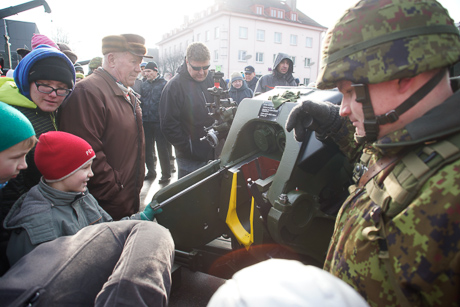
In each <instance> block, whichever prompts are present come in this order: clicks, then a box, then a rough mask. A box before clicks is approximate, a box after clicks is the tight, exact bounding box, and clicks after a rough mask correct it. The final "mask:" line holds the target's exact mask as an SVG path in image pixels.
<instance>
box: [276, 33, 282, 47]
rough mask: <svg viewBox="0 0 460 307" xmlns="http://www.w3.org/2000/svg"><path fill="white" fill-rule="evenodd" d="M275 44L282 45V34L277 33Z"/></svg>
mask: <svg viewBox="0 0 460 307" xmlns="http://www.w3.org/2000/svg"><path fill="white" fill-rule="evenodd" d="M275 43H277V44H281V33H280V32H275Z"/></svg>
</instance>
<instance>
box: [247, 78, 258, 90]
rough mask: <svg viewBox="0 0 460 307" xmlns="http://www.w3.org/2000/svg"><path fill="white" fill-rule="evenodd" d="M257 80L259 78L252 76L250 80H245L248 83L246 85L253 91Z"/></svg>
mask: <svg viewBox="0 0 460 307" xmlns="http://www.w3.org/2000/svg"><path fill="white" fill-rule="evenodd" d="M258 81H259V78H257V77H254V78H252V80H251V81H249V82H247V83H248V87H249V88H250V89H251V90H252V91H253V92H255V90H256V86H257V82H258Z"/></svg>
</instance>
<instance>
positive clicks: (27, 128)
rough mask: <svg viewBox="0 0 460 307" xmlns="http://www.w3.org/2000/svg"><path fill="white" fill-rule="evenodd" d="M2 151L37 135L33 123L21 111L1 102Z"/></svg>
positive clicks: (0, 128)
mask: <svg viewBox="0 0 460 307" xmlns="http://www.w3.org/2000/svg"><path fill="white" fill-rule="evenodd" d="M0 118H1V120H0V136H1V137H0V151H4V150H6V149H8V148H10V147H12V146H14V145H16V144H18V143H21V142H22V141H24V140H26V139H28V138H30V137H31V136H33V135H35V131H34V128H33V127H32V124H31V123H30V121H29V120H28V119H27V117H25V116H24V114H22V113H21V112H19V111H18V110H16V109H15V108H13V107H12V106H9V105H7V104H6V103H3V102H0Z"/></svg>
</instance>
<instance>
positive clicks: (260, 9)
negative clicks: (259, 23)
mask: <svg viewBox="0 0 460 307" xmlns="http://www.w3.org/2000/svg"><path fill="white" fill-rule="evenodd" d="M256 14H257V15H263V14H264V9H263V7H261V6H257V7H256Z"/></svg>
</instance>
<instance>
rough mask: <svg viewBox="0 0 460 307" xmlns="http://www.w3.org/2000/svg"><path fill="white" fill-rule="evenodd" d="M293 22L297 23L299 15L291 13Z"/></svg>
mask: <svg viewBox="0 0 460 307" xmlns="http://www.w3.org/2000/svg"><path fill="white" fill-rule="evenodd" d="M291 20H292V21H297V14H296V13H291Z"/></svg>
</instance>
